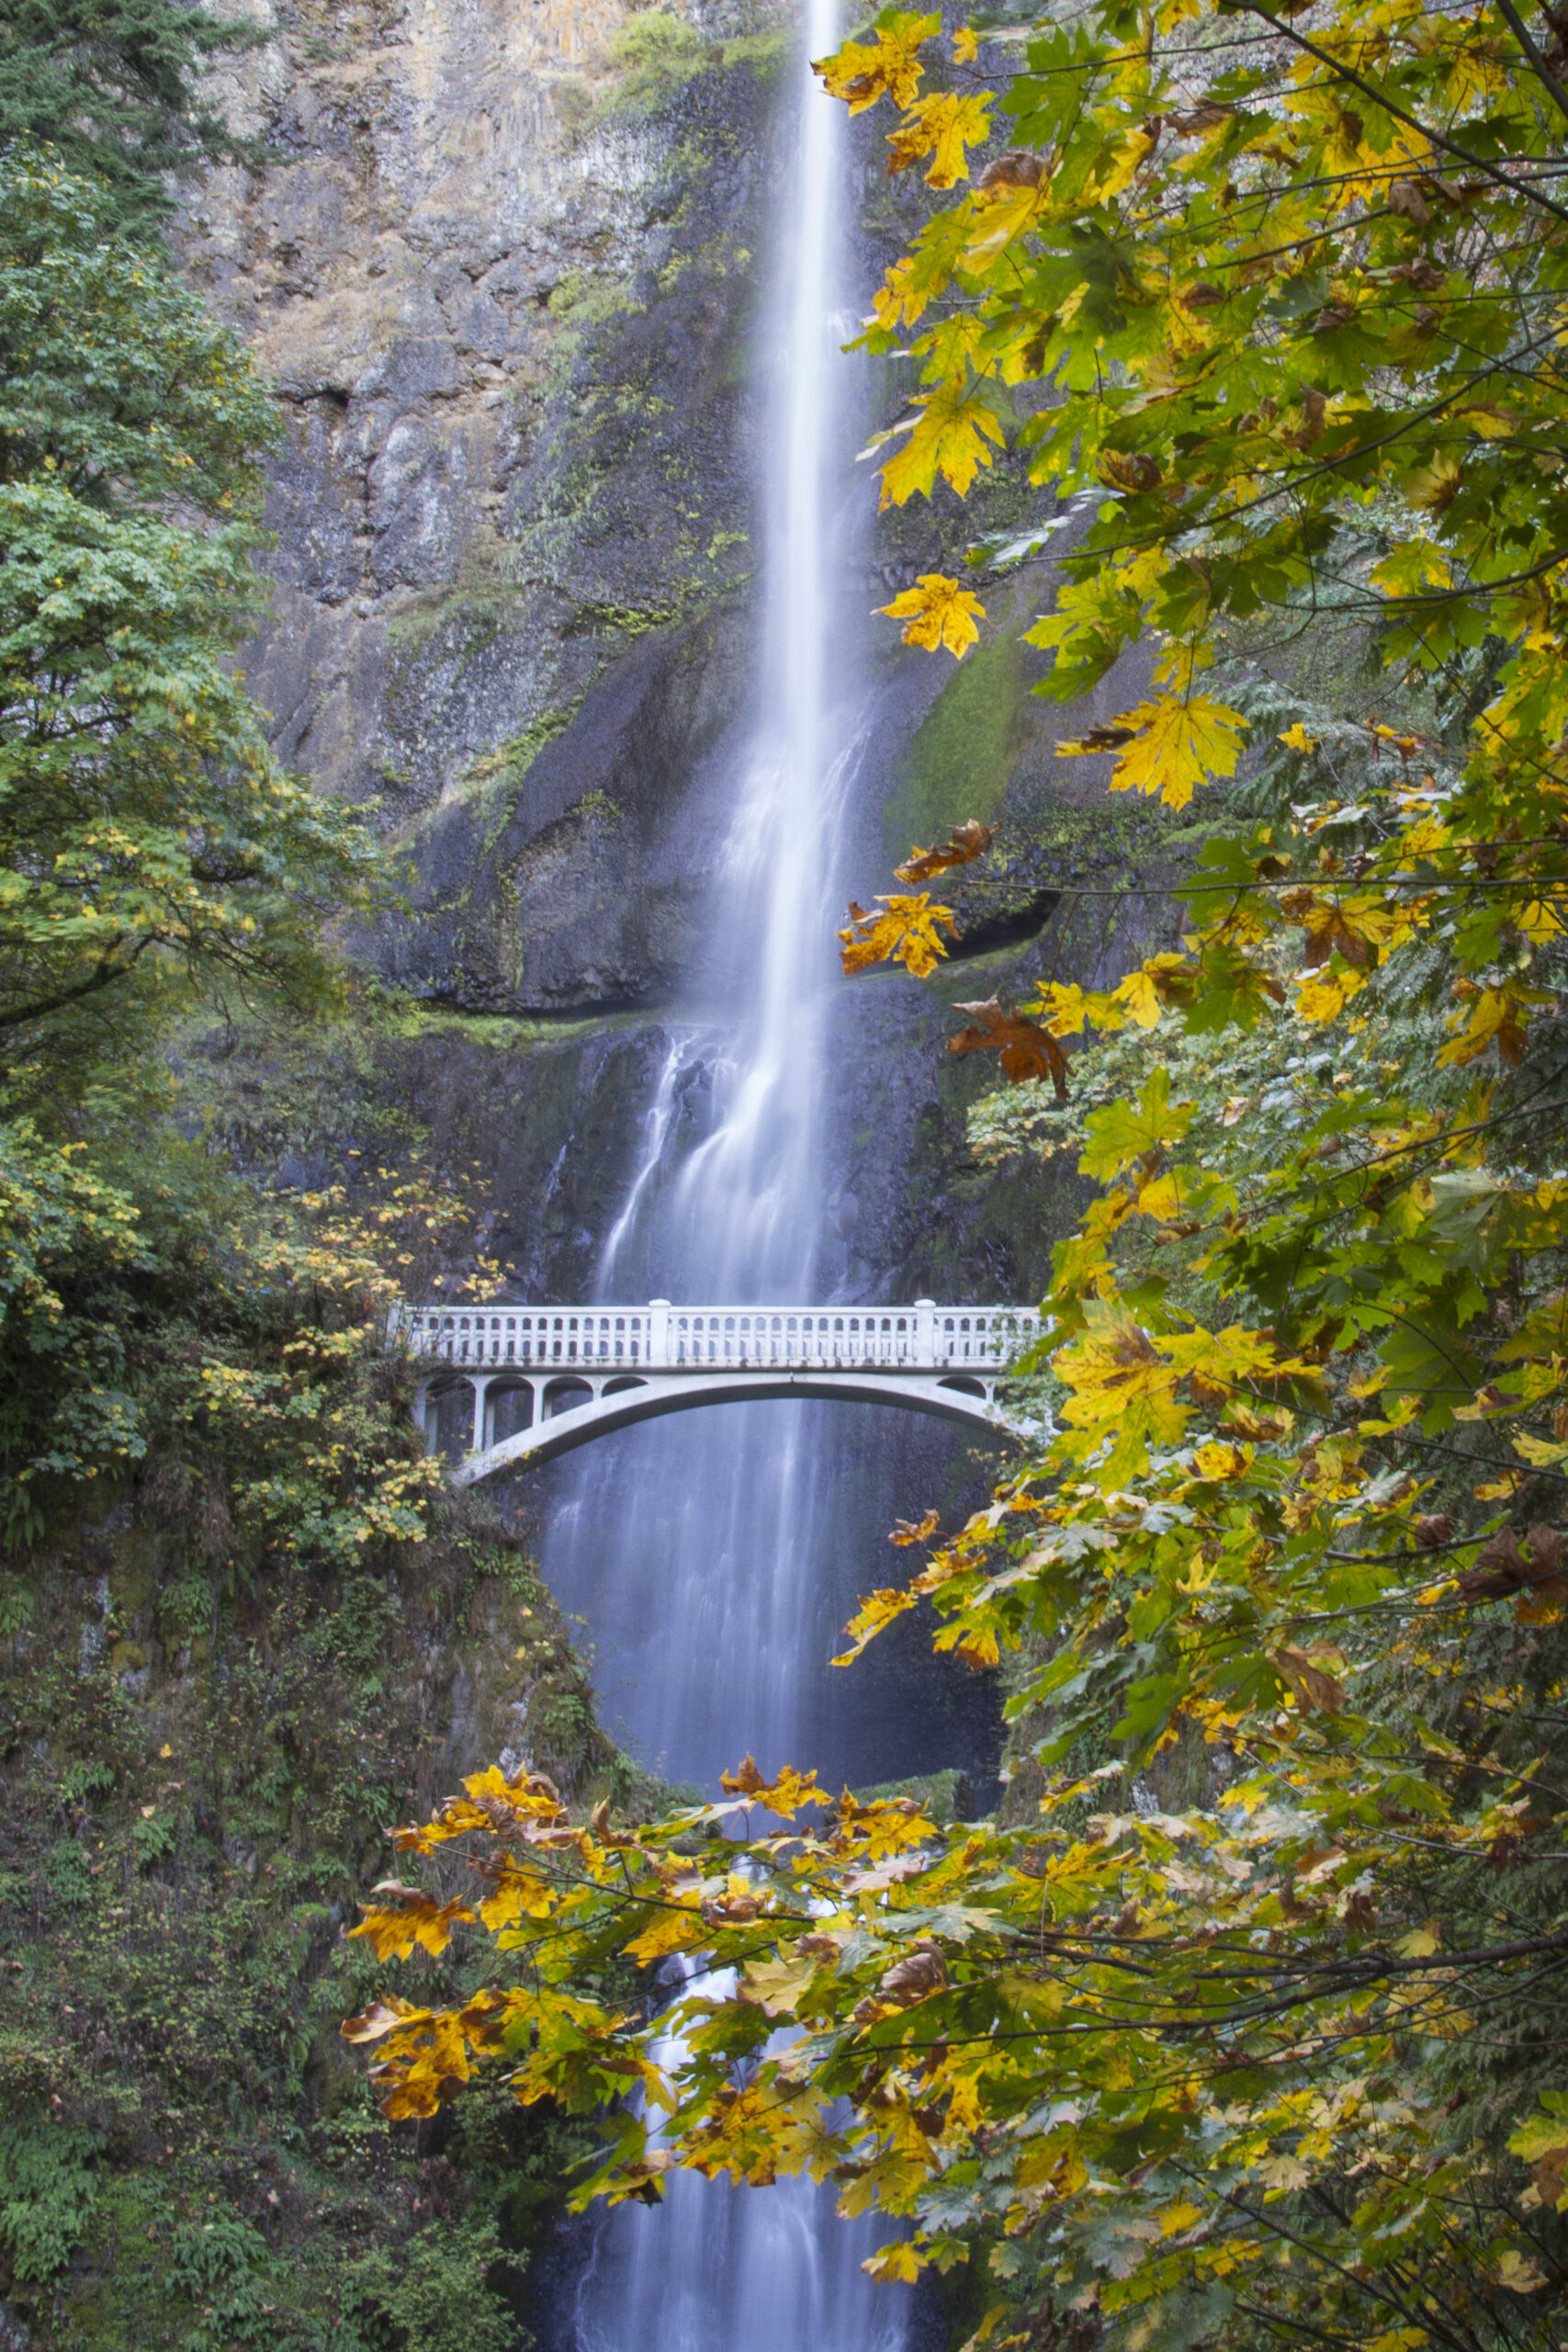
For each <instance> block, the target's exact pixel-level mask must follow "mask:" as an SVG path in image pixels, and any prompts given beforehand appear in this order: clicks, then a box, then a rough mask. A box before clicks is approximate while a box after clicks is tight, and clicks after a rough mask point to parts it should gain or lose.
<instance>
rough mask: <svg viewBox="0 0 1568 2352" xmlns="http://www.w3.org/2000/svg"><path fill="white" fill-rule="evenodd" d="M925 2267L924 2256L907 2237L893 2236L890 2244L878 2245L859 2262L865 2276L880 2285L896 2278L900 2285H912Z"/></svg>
mask: <svg viewBox="0 0 1568 2352" xmlns="http://www.w3.org/2000/svg"><path fill="white" fill-rule="evenodd" d="M925 2267H926V2262H925V2257H924V2256H923V2255H920V2254H918V2253H917V2252H916V2250H915V2248H914V2247H913V2246H912V2245H910V2244H909V2241H908V2238H894V2239H893V2240H892V2242H891V2244H889V2245H879V2246H878V2247H877V2249H876V2252H875V2253H874V2254H868V2255H867V2256H866V2258H865V2260H864V2261H863V2263H862V2264H861V2268H862V2269H863V2271H864V2272H865V2273H866V2276H867V2277H868V2278H874V2279H876V2280H877V2281H878V2283H879V2284H881V2285H886V2283H887V2282H888V2281H889V2280H896V2281H897V2282H898V2283H900V2284H902V2285H906V2286H912V2285H913V2284H914V2282H915V2280H916V2279H917V2278H919V2275H920V2273H921V2271H922V2270H923V2269H924V2268H925Z"/></svg>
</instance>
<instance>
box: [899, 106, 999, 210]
mask: <svg viewBox="0 0 1568 2352" xmlns="http://www.w3.org/2000/svg"><path fill="white" fill-rule="evenodd" d="M993 95H994V94H993V93H992V92H991V91H989V90H979V91H976V92H975V93H974V95H973V96H968V97H960V96H958V95H957V94H956V93H955V92H953V91H951V90H949V91H942V92H937V93H933V95H932V96H930V97H928V98H919V99H917V100H916V102H915V104H914V105H913V106H912V107H909V109H908V112H907V113H906V115H905V117H904V119H903V121H902V122H901V123H900V124H899V126H898V128H897V130H890V131H889V132H888V134H887V144H888V146H889V148H890V149H891V150H892V153H890V154H889V156H888V158H887V175H888V177H889V179H891V178H892V177H893V176H894V175H895V174H896V173H898V172H907V171H908V168H909V166H910V164H918V163H919V161H920V159H921V157H922V156H924V155H929V156H930V157H931V169H930V171H929V172H927V174H926V184H927V186H928V187H953V185H954V183H955V182H956V181H958V180H966V179H967V178H968V176H969V164H968V158H967V156H966V155H965V153H964V150H965V148H968V147H976V146H978V145H979V143H980V141H981V140H983V139H988V138H989V137H990V132H991V118H990V116H989V115H988V114H987V111H986V105H987V100H988V99H989V98H990V97H991V96H993Z"/></svg>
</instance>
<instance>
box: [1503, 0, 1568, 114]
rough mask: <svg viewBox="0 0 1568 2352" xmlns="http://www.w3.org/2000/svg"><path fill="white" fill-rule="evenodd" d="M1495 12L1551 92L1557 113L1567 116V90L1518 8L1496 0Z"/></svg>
mask: <svg viewBox="0 0 1568 2352" xmlns="http://www.w3.org/2000/svg"><path fill="white" fill-rule="evenodd" d="M1497 13H1498V15H1499V16H1500V17H1503V19H1504V20H1505V22H1506V25H1507V27H1508V28H1509V30H1510V31H1511V32H1512V34H1513V36H1514V39H1515V40H1517V42H1518V44H1519V47H1520V48H1521V49H1522V50H1523V51H1524V53H1525V55H1526V56H1527V57H1528V58H1529V62H1530V63H1531V65H1532V66H1533V67H1534V68H1535V74H1536V78H1537V80H1538V81H1539V82H1540V85H1541V87H1542V88H1543V89H1545V90H1549V91H1550V92H1551V96H1552V99H1553V101H1554V102H1555V104H1556V107H1557V111H1558V113H1559V114H1561V115H1562V116H1564V117H1568V90H1565V89H1564V88H1563V86H1562V83H1561V82H1560V81H1559V80H1558V78H1557V76H1556V74H1554V73H1553V72H1552V70H1551V66H1550V65H1549V64H1548V63H1547V62H1546V60H1545V58H1544V57H1543V56H1542V55H1541V53H1540V50H1539V49H1538V48H1537V47H1536V44H1535V39H1534V36H1533V35H1532V34H1531V32H1530V31H1529V28H1528V26H1527V25H1526V23H1525V20H1524V18H1523V17H1521V16H1520V14H1519V12H1518V10H1517V8H1516V7H1515V6H1514V0H1497Z"/></svg>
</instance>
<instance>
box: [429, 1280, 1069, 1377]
mask: <svg viewBox="0 0 1568 2352" xmlns="http://www.w3.org/2000/svg"><path fill="white" fill-rule="evenodd" d="M1039 1324H1040V1317H1039V1315H1038V1313H1037V1312H1036V1310H1035V1309H1034V1308H1033V1307H1030V1306H938V1305H937V1304H936V1302H935V1301H934V1300H933V1299H929V1298H920V1299H917V1300H916V1301H915V1303H914V1305H913V1306H861V1307H845V1306H828V1307H824V1306H671V1304H670V1302H669V1301H668V1300H667V1299H661V1298H656V1299H654V1300H652V1301H651V1302H650V1304H649V1305H648V1306H594V1307H586V1306H583V1307H554V1306H513V1305H510V1304H509V1305H503V1306H444V1305H434V1306H403V1307H400V1308H399V1309H398V1310H397V1312H396V1313H395V1314H394V1316H393V1317H392V1325H391V1331H390V1335H389V1336H390V1338H391V1340H392V1343H393V1344H394V1345H395V1346H399V1347H402V1348H405V1349H406V1350H407V1351H408V1353H409V1354H410V1355H411V1356H412V1357H414V1358H415V1359H416V1360H417V1361H419V1362H420V1363H423V1364H429V1365H431V1366H433V1367H434V1365H437V1364H439V1365H447V1364H449V1365H451V1366H452V1368H453V1370H454V1372H457V1371H458V1370H461V1369H467V1370H470V1371H473V1372H484V1373H495V1372H498V1371H505V1370H507V1369H513V1370H515V1371H517V1372H530V1373H542V1374H552V1373H557V1372H566V1371H568V1370H570V1369H573V1368H576V1369H580V1370H583V1371H588V1370H592V1371H594V1372H599V1371H606V1370H613V1369H614V1368H615V1367H616V1366H620V1367H622V1368H624V1369H626V1370H627V1371H630V1370H631V1369H632V1368H633V1367H634V1366H635V1367H636V1369H637V1371H638V1372H692V1373H696V1372H704V1371H708V1370H713V1371H728V1372H739V1371H748V1370H754V1371H759V1372H761V1371H763V1370H771V1369H773V1368H774V1367H778V1368H780V1369H784V1368H792V1367H793V1368H799V1369H810V1368H812V1367H823V1368H839V1367H841V1368H844V1369H866V1368H873V1367H874V1368H881V1369H885V1370H886V1371H889V1372H897V1371H902V1372H911V1373H919V1372H943V1371H947V1370H950V1369H952V1368H954V1367H958V1366H962V1365H965V1364H968V1365H973V1366H974V1367H975V1368H976V1370H978V1369H980V1368H981V1367H985V1368H986V1369H987V1370H990V1371H996V1370H998V1369H999V1368H1000V1367H1001V1366H1002V1365H1004V1364H1006V1363H1008V1362H1009V1361H1010V1358H1012V1357H1013V1356H1015V1355H1016V1354H1017V1353H1018V1352H1019V1351H1020V1350H1021V1348H1023V1347H1026V1346H1028V1345H1029V1343H1030V1342H1031V1341H1032V1340H1034V1339H1035V1338H1036V1337H1037V1336H1038V1332H1039Z"/></svg>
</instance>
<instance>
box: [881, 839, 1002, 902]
mask: <svg viewBox="0 0 1568 2352" xmlns="http://www.w3.org/2000/svg"><path fill="white" fill-rule="evenodd" d="M995 839H996V828H995V826H994V825H982V824H979V823H977V822H976V820H975V819H974V818H973V817H971V818H970V820H969V821H968V823H967V824H966V825H954V827H953V831H952V832H951V833H950V834H949V835H948V838H947V841H946V842H945V843H944V844H943V845H942V847H941V848H939V849H920V848H919V847H917V848H915V849H912V850H911V851H910V852H909V854H908V857H907V858H906V859H905V861H904V863H903V865H896V866H895V867H894V868H893V871H894V873H895V874H896V875H897V877H898V879H899V881H900V882H907V883H908V884H909V885H910V887H911V888H913V886H914V885H915V884H916V883H917V882H929V881H930V880H931V876H932V875H933V874H942V873H945V872H946V870H947V868H948V867H949V866H950V865H973V864H974V862H975V860H976V858H977V857H984V856H985V854H986V852H987V850H988V849H989V848H990V846H991V843H992V842H993V841H994V840H995ZM862 920H864V918H863V917H862Z"/></svg>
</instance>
